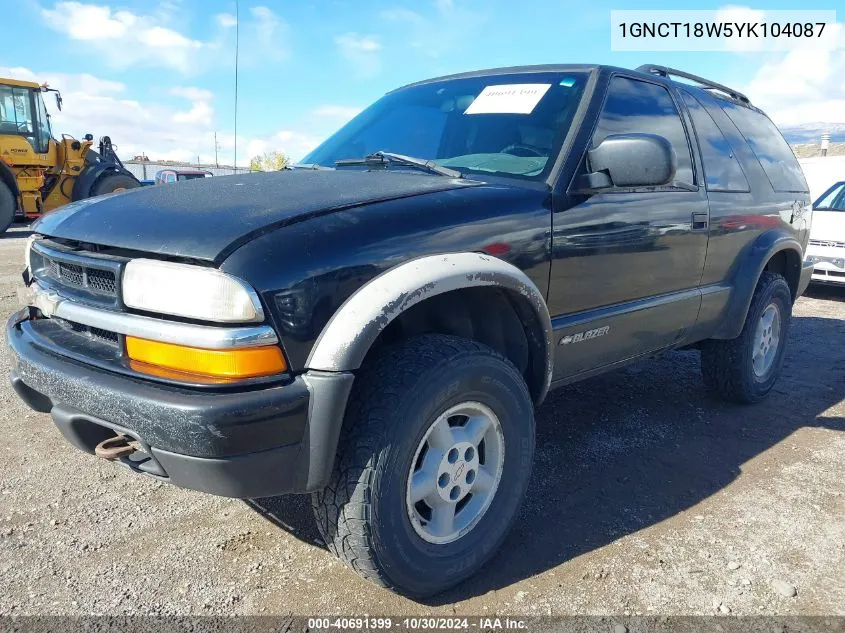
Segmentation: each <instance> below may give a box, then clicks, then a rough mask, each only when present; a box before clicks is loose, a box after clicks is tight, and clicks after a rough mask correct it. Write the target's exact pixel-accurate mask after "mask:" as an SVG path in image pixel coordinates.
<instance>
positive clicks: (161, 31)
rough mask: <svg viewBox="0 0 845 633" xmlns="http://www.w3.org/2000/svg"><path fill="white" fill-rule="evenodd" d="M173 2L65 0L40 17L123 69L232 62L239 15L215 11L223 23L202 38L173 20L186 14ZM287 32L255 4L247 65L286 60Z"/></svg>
mask: <svg viewBox="0 0 845 633" xmlns="http://www.w3.org/2000/svg"><path fill="white" fill-rule="evenodd" d="M173 2H174V0H161V1H160V3H159V4H158V5H157V6H154V7H152V8H151V9H150V10H149V13H147V14H141V13H135V12H132V11H129V10H126V9H119V10H118V9H113V8H111V7H109V6H105V5H101V4H92V3H89V2H82V1H79V0H62V1H58V2H55V4H54V5H53V7H52V8H42V9H41V17H42V19H43V20H44V22H45V24H46V25H47V26H48V27H49V28H51V29H53V30H54V31H57V32H59V33H62V34H64V35H65V36H67V37H68V38H69V39H71V40H75V41H77V42H81V43H82V44H84V45H85V46H86V47H87V48H88V49H89V50H90V51H91V52H93V53H95V54H97V55H98V58H99V60H101V61H102V62H103V63H105V64H107V65H109V66H111V67H113V68H117V69H120V70H124V69H127V68H131V67H154V68H168V69H171V70H176V71H178V72H181V73H184V74H188V73H195V72H200V71H203V70H208V69H219V68H221V67H228V66H231V65H232V64H233V62H234V37H235V35H234V32H233V31H234V29H233V28H232V27H234V26H236V25H237V24H238V22H237V19H236V18H235V16H234V15H232V14H230V13H218V14H216V15H215V16H213V18H212V19H213V20H214V21H215V22H216V23H217V25H218V26H219V27H220V28H219V29H218V30H217V34H216V37H215V38H214V39H209V40H198V39H195V38H193V37H190V36H189V35H187V34H186V33H184V32H181V31H180V30H178V29H177V28H173V27H172V26H171V25H170V24H169V20H170V18H171V16H173V15H177V14H180V13H181V14H184V10H175V9H174V8H173V7H174V6H175V5H174V4H173ZM242 17H243V16H242ZM289 31H290V29H289V27H288V25H287V23H286V22H285V21H284V20H283V19H282V18H281V17H279V16H278V15H277V14H276V13H274V12H273V11H272V10H271V9H269V8H268V7H266V6H254V7H251V8H250V9H249V12H248V18H247V20H246V22H244V23H242V24H241V32H240V44H241V51H240V52H241V58H242V62H243V63H244V65H257V64H259V63H261V62H266V61H267V60H268V59H270V60H273V61H282V60H284V59H287V58H288V57H289V56H290V51H289V48H288V44H289V40H290V32H289Z"/></svg>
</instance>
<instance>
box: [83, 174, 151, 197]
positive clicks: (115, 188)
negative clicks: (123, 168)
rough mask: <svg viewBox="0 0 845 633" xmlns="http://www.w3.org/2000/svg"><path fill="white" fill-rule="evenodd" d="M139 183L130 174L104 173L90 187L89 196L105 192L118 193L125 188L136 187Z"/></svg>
mask: <svg viewBox="0 0 845 633" xmlns="http://www.w3.org/2000/svg"><path fill="white" fill-rule="evenodd" d="M140 186H141V184H140V183H139V182H138V181H137V180H135V179H134V178H133V177H132V176H127V175H126V174H106V175H105V176H102V177H101V178H100V179H99V180H98V181H97V182H96V183H95V184H94V186H93V187H92V188H91V197H94V196H102V195H105V194H107V193H118V192H120V191H126V190H127V189H136V188H137V187H140Z"/></svg>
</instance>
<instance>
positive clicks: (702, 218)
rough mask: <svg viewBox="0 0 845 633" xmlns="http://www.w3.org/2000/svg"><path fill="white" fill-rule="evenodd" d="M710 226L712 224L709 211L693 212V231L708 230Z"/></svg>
mask: <svg viewBox="0 0 845 633" xmlns="http://www.w3.org/2000/svg"><path fill="white" fill-rule="evenodd" d="M708 226H710V214H709V213H693V214H692V230H693V231H706V230H707V227H708Z"/></svg>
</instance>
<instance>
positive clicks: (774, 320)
mask: <svg viewBox="0 0 845 633" xmlns="http://www.w3.org/2000/svg"><path fill="white" fill-rule="evenodd" d="M791 318H792V292H791V291H790V289H789V285H788V284H787V283H786V280H785V279H784V278H783V277H782V276H781V275H777V274H775V273H770V272H764V273H763V274H762V275H761V276H760V280H759V281H758V282H757V288H756V289H755V290H754V296H753V297H752V299H751V305H750V306H749V308H748V315H747V316H746V317H745V325H744V326H743V328H742V332H741V333H740V335H739V336H738V337H736V338H735V339H731V340H728V341H721V340H709V341H705V342H704V343H702V347H701V373H702V375H703V377H704V384H705V386H706V387H707V388H708V389H710V390H712V391H715V392H716V393H718V394H719V395H720V396H722V397H723V398H725V399H726V400H731V401H733V402H741V403H752V402H757V401H759V400H761V399H763V398H764V397H765V396H766V395H767V394H768V393H769V391H771V389H772V387H774V385H775V382H776V381H777V379H778V377H779V376H780V371H781V368H782V367H783V355H784V350H785V347H786V332H787V330H788V328H789V322H790V319H791Z"/></svg>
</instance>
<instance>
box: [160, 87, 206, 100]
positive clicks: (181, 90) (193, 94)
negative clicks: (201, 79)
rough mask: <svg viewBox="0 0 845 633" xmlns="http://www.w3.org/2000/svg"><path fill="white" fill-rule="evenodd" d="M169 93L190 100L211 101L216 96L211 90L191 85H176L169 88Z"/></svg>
mask: <svg viewBox="0 0 845 633" xmlns="http://www.w3.org/2000/svg"><path fill="white" fill-rule="evenodd" d="M168 93H169V94H172V95H174V96H176V97H184V98H185V99H188V100H189V101H211V100H212V99H213V98H214V94H213V93H212V92H211V91H210V90H206V89H205V88H193V87H191V86H184V87H182V86H176V87H175V88H171V89H170V90H168Z"/></svg>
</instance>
